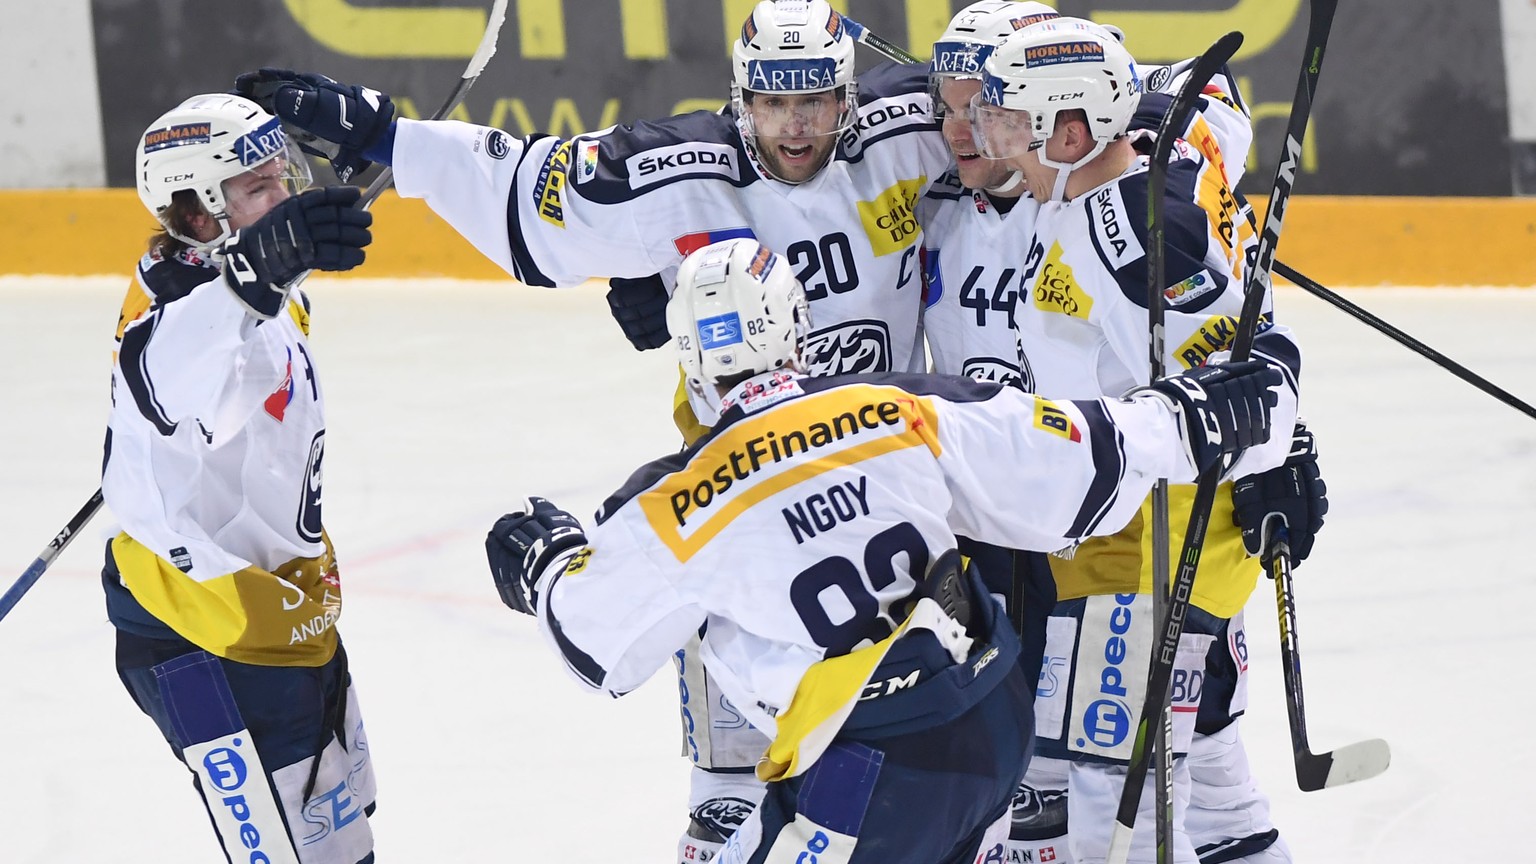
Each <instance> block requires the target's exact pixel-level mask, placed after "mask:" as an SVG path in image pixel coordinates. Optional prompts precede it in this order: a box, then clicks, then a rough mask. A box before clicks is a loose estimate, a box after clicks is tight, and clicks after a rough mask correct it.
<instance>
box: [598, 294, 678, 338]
mask: <svg viewBox="0 0 1536 864" xmlns="http://www.w3.org/2000/svg"><path fill="white" fill-rule="evenodd" d="M667 299H668V294H667V285H666V283H665V282H663V281H662V280H661V276H659V275H657V276H647V277H645V278H644V279H618V278H614V279H609V280H608V308H609V310H610V311H612V312H613V320H615V321H617V322H619V329H620V330H623V331H624V338H626V339H628V340H629V344H631V345H633V346H635V350H636V351H649V350H650V349H652V348H660V347H661V346H663V345H665V344H667V343H668V342H670V341H671V340H672V334H670V333H668V332H667Z"/></svg>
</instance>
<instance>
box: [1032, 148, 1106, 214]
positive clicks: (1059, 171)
mask: <svg viewBox="0 0 1536 864" xmlns="http://www.w3.org/2000/svg"><path fill="white" fill-rule="evenodd" d="M1109 143H1110V142H1108V141H1096V142H1094V145H1093V149H1092V150H1089V151H1088V152H1087V153H1086V154H1084V155H1083V158H1081V159H1079V160H1077V161H1076V162H1073V163H1071V164H1068V163H1066V162H1056V161H1053V160H1051V159H1047V158H1045V148H1043V147H1042V148H1041V149H1040V164H1042V165H1045V166H1047V167H1050V168H1055V169H1056V183H1055V185H1054V186H1053V187H1052V188H1051V197H1050V199H1049V200H1051V201H1065V200H1067V180H1068V179H1069V178H1070V177H1071V176H1072V172H1073V171H1075V170H1077V169H1078V168H1081V167H1083V166H1084V165H1087V164H1088V163H1089V162H1092V161H1093V160H1094V159H1096V158H1098V155H1099V154H1100V153H1103V152H1104V148H1106V147H1108V146H1109Z"/></svg>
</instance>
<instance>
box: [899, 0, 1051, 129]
mask: <svg viewBox="0 0 1536 864" xmlns="http://www.w3.org/2000/svg"><path fill="white" fill-rule="evenodd" d="M1056 17H1058V13H1057V12H1056V10H1055V9H1052V8H1051V7H1049V6H1047V5H1045V4H1044V3H1033V2H1016V0H977V2H975V3H972V4H971V5H969V6H967V7H965V8H964V9H961V10H960V11H959V12H957V13H955V17H954V18H951V19H950V21H949V26H948V27H946V28H944V34H943V35H942V36H940V37H939V41H937V42H935V43H933V59H932V60H931V61H929V63H928V92H929V95H930V96H932V97H933V111H934V114H935V115H937V116H939V117H943V116H944V111H945V106H944V102H943V101H942V100H941V99H940V98H939V84H940V83H941V82H942V81H943V80H944V79H945V78H974V79H977V80H980V78H981V75H982V64H983V63H985V62H986V60H987V56H988V55H989V54H991V53H992V50H993V49H994V48H996V47H997V46H998V44H1000V43H1001V42H1002V41H1003V40H1004V39H1006V38H1007V37H1009V36H1011V35H1013V34H1014V33H1016V32H1017V31H1019V30H1022V29H1024V28H1025V27H1028V26H1030V25H1032V24H1038V23H1040V22H1041V21H1049V20H1050V19H1052V18H1056Z"/></svg>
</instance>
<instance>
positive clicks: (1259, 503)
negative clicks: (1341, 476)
mask: <svg viewBox="0 0 1536 864" xmlns="http://www.w3.org/2000/svg"><path fill="white" fill-rule="evenodd" d="M1232 507H1233V512H1232V521H1233V522H1234V523H1236V524H1237V526H1238V527H1240V528H1242V529H1243V545H1244V546H1245V547H1247V549H1248V554H1249V555H1255V556H1257V555H1259V554H1261V553H1262V552H1263V551H1264V550H1265V549H1267V548H1268V547H1269V541H1270V537H1271V536H1272V535H1273V534H1274V532H1275V531H1276V530H1278V529H1279V528H1282V527H1283V528H1285V533H1286V540H1287V544H1288V545H1289V546H1290V551H1291V563H1292V564H1300V563H1301V562H1302V561H1304V560H1306V558H1307V556H1308V555H1310V554H1312V541H1313V540H1315V539H1316V537H1317V532H1318V531H1319V530H1320V529H1321V528H1322V527H1323V516H1324V515H1326V514H1327V513H1328V484H1326V483H1324V482H1323V478H1322V475H1321V474H1320V473H1319V472H1318V470H1317V440H1316V439H1315V438H1313V437H1312V433H1311V432H1310V431H1308V430H1307V426H1306V424H1305V423H1301V422H1297V424H1296V429H1295V431H1294V432H1293V433H1292V435H1291V453H1290V455H1289V456H1287V457H1286V460H1285V464H1283V465H1281V466H1280V467H1278V468H1271V469H1270V470H1268V471H1265V472H1263V473H1260V474H1250V475H1248V476H1247V477H1239V478H1238V479H1237V483H1236V485H1234V486H1233V487H1232Z"/></svg>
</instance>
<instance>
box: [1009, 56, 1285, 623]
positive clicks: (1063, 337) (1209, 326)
mask: <svg viewBox="0 0 1536 864" xmlns="http://www.w3.org/2000/svg"><path fill="white" fill-rule="evenodd" d="M1157 77H1159V76H1158V75H1157V73H1156V72H1155V71H1154V72H1152V73H1149V78H1153V79H1156V78H1157ZM1169 77H1170V80H1168V81H1167V82H1164V86H1166V87H1170V88H1171V87H1177V86H1178V83H1179V81H1180V78H1179V77H1178V76H1173V75H1172V73H1171V72H1170V73H1169ZM1223 80H1225V79H1223ZM1152 83H1159V82H1157V81H1156V80H1154V81H1153V82H1152ZM1218 83H1220V82H1218ZM1205 92H1206V96H1205V97H1204V98H1203V99H1202V100H1201V101H1202V104H1201V106H1200V108H1199V111H1198V112H1197V113H1196V114H1194V115H1193V119H1192V120H1191V123H1190V125H1189V126H1188V127H1187V128H1186V130H1185V132H1184V134H1183V135H1182V136H1181V138H1180V140H1179V141H1178V142H1177V143H1176V144H1175V149H1174V158H1173V160H1172V162H1171V163H1170V166H1169V171H1168V185H1167V190H1168V193H1167V194H1168V197H1167V199H1166V204H1165V207H1164V215H1165V238H1166V242H1165V247H1164V248H1165V270H1164V278H1163V281H1162V284H1163V285H1164V286H1166V287H1164V289H1163V290H1162V302H1163V308H1164V338H1165V351H1164V357H1163V362H1164V365H1165V369H1166V370H1167V372H1169V373H1173V372H1178V371H1180V370H1183V369H1188V368H1191V367H1194V366H1198V365H1200V364H1202V363H1204V362H1205V360H1206V359H1207V358H1208V357H1210V356H1211V355H1212V354H1213V353H1216V352H1218V351H1224V350H1226V349H1228V348H1230V347H1231V342H1232V339H1233V336H1234V335H1235V332H1236V324H1237V316H1238V313H1239V311H1240V310H1241V308H1242V305H1243V289H1244V285H1245V282H1246V279H1247V275H1248V271H1249V267H1250V266H1251V265H1252V262H1253V260H1254V258H1255V257H1256V254H1257V246H1258V244H1257V237H1256V234H1255V231H1254V228H1253V226H1252V224H1251V223H1250V222H1249V221H1248V220H1247V219H1246V218H1245V216H1244V215H1243V213H1242V209H1241V204H1242V202H1241V199H1240V198H1239V197H1238V196H1237V194H1236V193H1235V192H1234V191H1233V190H1234V188H1235V186H1236V181H1237V179H1238V178H1239V177H1240V176H1241V172H1242V165H1243V159H1244V158H1245V157H1246V154H1247V152H1248V146H1249V144H1250V142H1251V138H1252V131H1251V127H1250V126H1249V122H1248V117H1247V114H1246V110H1245V109H1244V108H1243V107H1242V105H1241V102H1239V101H1238V100H1237V99H1236V98H1235V97H1233V96H1229V95H1227V94H1226V93H1224V92H1223V91H1221V90H1220V89H1219V87H1218V86H1216V85H1212V86H1209V87H1207V88H1206V91H1205ZM1143 103H1144V104H1143V106H1142V108H1141V109H1139V110H1138V122H1139V124H1140V125H1142V127H1143V128H1146V126H1148V125H1155V124H1156V122H1157V120H1158V119H1159V118H1160V116H1161V114H1162V107H1163V106H1166V104H1167V102H1166V97H1163V101H1161V102H1160V101H1159V100H1157V99H1154V98H1153V97H1152V95H1149V96H1148V97H1146V98H1144V99H1143ZM1148 161H1149V160H1148V159H1147V158H1145V157H1142V158H1139V159H1137V160H1136V161H1135V162H1134V163H1133V164H1132V165H1131V166H1130V168H1129V169H1128V170H1127V171H1126V172H1125V173H1124V174H1122V175H1121V176H1120V177H1118V178H1116V179H1115V180H1113V181H1111V182H1109V183H1106V184H1104V185H1103V186H1100V187H1098V188H1097V189H1093V190H1090V191H1088V192H1085V193H1084V194H1082V195H1080V196H1078V197H1077V198H1076V199H1074V200H1072V201H1068V202H1062V201H1048V202H1045V203H1043V204H1042V205H1041V206H1040V208H1039V210H1038V211H1037V212H1036V214H1035V229H1034V237H1033V239H1032V240H1031V241H1030V245H1029V247H1028V251H1027V257H1026V258H1025V261H1024V266H1023V282H1022V283H1021V285H1020V289H1019V302H1018V307H1017V310H1016V314H1015V316H1014V321H1015V324H1016V325H1017V328H1018V342H1019V354H1020V369H1021V376H1022V378H1023V383H1024V387H1025V389H1027V390H1030V391H1031V392H1042V393H1050V394H1052V395H1055V396H1059V397H1062V398H1070V399H1085V398H1091V397H1093V396H1098V395H1117V394H1121V393H1125V392H1126V391H1128V390H1130V389H1131V388H1132V387H1135V386H1138V385H1143V384H1146V383H1147V382H1148V380H1149V378H1150V372H1151V370H1150V361H1149V358H1148V354H1149V349H1148V346H1149V336H1148V317H1147V267H1148V258H1147V254H1146V249H1147V243H1148V240H1147V237H1148V232H1147V226H1146V213H1147V191H1148ZM1265 290H1266V296H1265V298H1264V302H1263V307H1262V311H1263V316H1262V318H1261V321H1260V324H1259V335H1258V337H1257V340H1256V342H1255V348H1254V353H1255V355H1256V356H1263V357H1265V358H1267V359H1269V360H1272V361H1274V362H1275V363H1276V364H1277V365H1279V366H1280V367H1281V368H1282V369H1284V370H1285V373H1286V376H1285V377H1286V383H1287V386H1285V387H1282V388H1281V391H1280V404H1279V406H1278V407H1277V408H1276V410H1275V411H1274V412H1273V414H1272V417H1273V423H1274V426H1273V428H1274V429H1275V430H1277V431H1276V432H1275V434H1274V435H1273V436H1271V440H1270V441H1269V443H1267V444H1264V445H1261V446H1259V447H1254V448H1251V449H1249V450H1248V451H1246V452H1245V453H1244V454H1243V457H1242V459H1241V460H1239V462H1238V463H1237V465H1236V467H1235V468H1234V469H1233V470H1232V472H1231V474H1230V476H1242V475H1244V474H1250V473H1256V472H1260V471H1264V470H1267V469H1269V468H1272V467H1275V466H1277V465H1279V464H1280V463H1281V462H1283V461H1284V460H1285V457H1286V455H1287V452H1288V450H1289V445H1290V436H1289V435H1288V434H1287V432H1288V431H1289V430H1290V429H1291V427H1292V425H1293V424H1294V423H1295V420H1296V412H1297V392H1298V391H1297V380H1298V377H1299V375H1300V372H1301V355H1300V350H1299V348H1298V346H1297V345H1296V342H1295V340H1294V339H1293V338H1292V336H1291V334H1290V332H1289V330H1287V329H1286V328H1285V327H1283V326H1280V325H1278V324H1277V323H1276V322H1275V320H1274V312H1273V292H1272V291H1270V290H1269V289H1268V286H1266V288H1265ZM1192 491H1193V490H1192V489H1191V488H1182V489H1181V488H1179V487H1174V488H1173V489H1171V490H1170V521H1171V526H1170V527H1171V529H1172V530H1171V532H1170V533H1171V542H1172V543H1173V544H1174V548H1175V549H1177V548H1178V545H1179V544H1182V542H1183V533H1184V529H1185V525H1186V523H1187V521H1188V513H1189V509H1190V504H1191V501H1192V498H1193V495H1192ZM1148 518H1149V517H1148V516H1147V514H1146V513H1143V514H1139V515H1138V517H1137V518H1136V519H1134V520H1132V525H1131V530H1129V531H1128V532H1127V533H1126V534H1125V535H1123V536H1117V537H1113V538H1104V539H1098V540H1093V541H1089V542H1088V543H1085V544H1084V545H1083V546H1082V547H1081V548H1079V549H1078V550H1077V552H1076V554H1075V555H1074V556H1073V557H1072V558H1071V559H1070V560H1065V561H1053V562H1052V565H1051V568H1052V574H1053V576H1054V577H1055V579H1056V583H1057V591H1058V597H1060V598H1062V599H1068V598H1072V597H1078V596H1084V595H1087V594H1105V593H1118V592H1126V591H1132V590H1142V591H1146V590H1150V585H1151V572H1150V557H1151V556H1150V552H1149V550H1150V542H1151V540H1150V536H1148V535H1149V534H1150V532H1149V531H1143V530H1142V526H1143V525H1145V524H1149V523H1148V521H1147V520H1148ZM1210 526H1211V527H1210V531H1209V533H1208V535H1207V542H1206V545H1205V547H1204V549H1203V552H1202V558H1201V569H1200V574H1201V575H1200V576H1199V577H1197V579H1196V583H1195V589H1194V592H1193V594H1192V595H1191V602H1192V603H1194V604H1195V605H1196V606H1198V607H1200V608H1202V609H1205V610H1206V611H1209V612H1211V613H1212V614H1215V615H1217V616H1220V617H1229V616H1231V615H1233V614H1236V612H1237V611H1238V610H1240V609H1241V608H1242V605H1243V603H1245V602H1246V601H1247V598H1248V596H1249V594H1251V593H1252V589H1253V585H1254V582H1255V580H1256V579H1257V576H1258V570H1259V568H1258V564H1257V562H1256V561H1254V560H1252V559H1249V558H1247V556H1246V554H1245V552H1244V550H1243V545H1242V539H1241V535H1240V533H1239V532H1238V530H1237V529H1236V527H1235V526H1234V525H1233V518H1232V506H1231V496H1230V494H1225V493H1223V494H1218V495H1217V496H1216V505H1215V507H1213V509H1212V513H1211V517H1210ZM1136 561H1139V562H1140V566H1139V567H1127V566H1126V565H1127V563H1128V562H1136Z"/></svg>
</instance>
